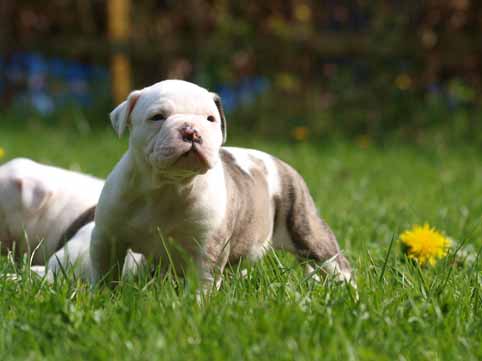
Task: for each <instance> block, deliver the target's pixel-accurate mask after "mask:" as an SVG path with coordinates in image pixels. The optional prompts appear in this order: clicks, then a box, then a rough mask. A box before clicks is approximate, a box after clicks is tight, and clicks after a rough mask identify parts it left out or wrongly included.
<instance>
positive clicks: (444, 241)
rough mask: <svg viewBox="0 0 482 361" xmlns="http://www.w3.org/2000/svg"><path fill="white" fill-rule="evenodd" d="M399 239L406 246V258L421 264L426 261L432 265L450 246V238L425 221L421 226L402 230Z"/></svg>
mask: <svg viewBox="0 0 482 361" xmlns="http://www.w3.org/2000/svg"><path fill="white" fill-rule="evenodd" d="M400 241H401V242H402V243H403V244H404V245H405V246H407V254H408V258H411V259H414V260H416V261H417V262H418V263H420V265H422V266H423V265H425V264H426V263H429V264H430V265H431V266H433V265H434V264H435V263H436V262H437V259H440V258H443V257H445V256H446V255H447V253H448V250H449V247H450V240H449V239H448V238H446V237H445V236H444V235H442V234H441V233H440V232H438V231H437V230H436V229H435V228H433V227H430V226H429V225H428V224H427V223H425V224H424V225H423V226H422V227H421V226H418V225H415V226H413V228H412V229H411V230H407V231H405V232H403V233H402V234H401V235H400Z"/></svg>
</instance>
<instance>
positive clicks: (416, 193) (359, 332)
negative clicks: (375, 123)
mask: <svg viewBox="0 0 482 361" xmlns="http://www.w3.org/2000/svg"><path fill="white" fill-rule="evenodd" d="M229 143H230V144H234V145H243V146H250V147H256V148H259V149H262V150H266V151H269V152H271V153H273V154H275V155H277V156H279V157H280V158H282V159H284V160H286V161H288V162H289V163H291V164H292V165H294V166H295V167H296V168H297V169H298V170H299V171H300V173H301V174H302V175H303V176H304V177H305V178H306V181H307V183H308V185H309V187H310V189H311V190H312V194H313V196H314V198H315V200H316V203H317V205H318V207H319V209H320V212H321V214H322V215H323V217H324V218H325V219H326V221H327V222H328V223H329V224H330V225H331V227H332V228H333V230H334V231H335V233H336V235H337V237H338V239H339V242H340V244H341V246H342V248H343V249H344V251H345V253H346V254H347V256H348V257H349V259H350V260H351V262H352V265H353V267H354V270H355V273H356V277H357V283H358V291H359V301H358V302H356V301H355V300H354V298H353V293H352V292H351V290H350V289H349V288H347V287H344V286H337V285H333V284H324V285H323V284H317V283H314V282H313V281H311V280H306V279H305V278H304V276H303V273H302V269H301V267H299V266H298V265H297V264H296V262H295V261H294V260H293V258H292V257H289V256H286V255H283V254H278V255H274V254H271V255H269V256H268V257H266V258H265V259H264V260H263V261H262V262H259V263H257V264H254V265H247V264H244V265H243V267H244V266H247V267H248V268H249V273H248V277H247V278H242V277H241V276H240V272H239V270H238V269H232V270H228V272H227V274H226V277H225V282H224V284H223V287H222V288H221V290H220V291H219V292H217V293H215V294H214V295H212V296H211V298H210V300H209V302H207V303H206V304H205V305H198V304H197V303H196V297H195V296H196V293H195V280H193V279H188V280H187V281H186V282H174V281H173V280H172V279H171V277H167V278H166V279H161V278H160V277H157V278H154V279H153V280H148V279H146V278H144V277H141V278H140V279H138V280H133V281H125V282H124V283H123V284H121V285H120V286H119V287H118V288H117V289H115V290H113V291H112V290H109V289H95V290H90V289H89V287H88V285H86V284H84V283H82V282H80V281H76V280H74V279H72V278H69V279H67V280H65V279H64V280H59V282H57V283H56V284H54V285H47V284H45V283H42V282H41V281H40V280H38V279H35V278H29V277H28V273H27V272H26V270H25V265H19V266H18V267H19V272H20V273H21V274H22V275H23V279H22V280H21V281H18V282H13V281H8V280H5V279H4V278H3V277H0V360H45V359H47V360H66V359H68V360H120V359H122V360H124V359H129V360H153V359H160V360H161V359H162V360H227V359H232V360H261V359H265V360H292V359H297V360H480V359H482V342H481V341H482V317H481V311H482V292H481V284H482V272H481V260H480V258H481V255H480V249H481V247H482V224H481V223H482V222H481V221H482V218H481V215H482V167H481V160H482V153H481V152H480V151H478V150H475V149H474V148H471V147H470V146H469V145H461V146H460V147H458V148H446V147H443V146H438V145H432V146H425V147H416V146H407V145H385V146H383V147H368V148H366V149H363V148H360V147H358V146H357V145H354V144H349V143H346V142H334V141H330V142H328V143H326V144H292V143H282V142H278V143H274V142H267V141H264V140H262V139H257V140H256V139H250V140H249V141H247V142H246V140H244V139H241V138H237V139H231V140H230V141H229ZM126 144H127V142H126V139H123V140H117V139H116V137H115V136H114V133H113V132H110V131H107V130H106V131H98V132H95V133H92V134H90V135H87V134H82V133H76V132H73V131H68V130H65V129H55V128H45V127H29V128H26V129H17V130H15V129H11V128H8V127H5V129H1V128H0V146H1V147H3V148H4V149H5V150H6V152H7V154H6V158H4V159H3V160H6V159H9V158H13V157H17V156H26V157H31V158H34V159H36V160H38V161H41V162H47V163H51V164H55V165H59V166H64V167H70V168H73V169H80V170H82V171H84V172H89V173H93V174H95V175H98V176H102V177H104V176H106V175H107V174H108V172H109V170H110V169H111V168H112V167H113V165H114V164H115V162H116V161H117V159H118V158H119V157H120V155H121V154H122V152H123V151H124V150H125V148H126ZM423 222H429V223H430V224H431V225H433V226H435V227H437V228H438V229H439V230H441V231H443V232H444V233H445V234H447V235H448V236H450V237H452V238H453V239H455V240H457V241H458V242H459V243H465V244H466V245H472V246H473V249H474V253H475V254H476V255H477V253H478V252H479V254H478V257H477V258H476V260H475V261H474V262H472V263H470V264H462V265H458V266H454V265H453V262H451V261H452V259H453V255H452V256H449V257H448V258H447V259H446V260H445V261H443V262H439V263H438V264H437V265H436V267H434V268H427V269H419V268H417V267H416V266H415V265H413V264H411V263H410V262H406V261H405V260H404V258H403V257H402V254H401V250H400V245H399V243H398V241H397V240H398V235H399V233H400V231H401V230H404V229H406V228H408V227H410V226H411V225H412V224H415V223H423ZM392 239H394V244H393V249H392V251H391V253H389V254H388V249H389V245H390V242H391V240H392ZM385 261H386V264H385ZM279 263H281V265H282V266H281V267H280V266H279ZM12 270H13V265H12V264H10V263H9V262H8V261H7V259H6V258H2V259H1V261H0V274H3V273H5V272H11V271H12Z"/></svg>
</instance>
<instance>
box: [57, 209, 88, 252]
mask: <svg viewBox="0 0 482 361" xmlns="http://www.w3.org/2000/svg"><path fill="white" fill-rule="evenodd" d="M95 209H96V206H94V207H91V208H89V209H87V210H86V211H85V212H83V213H82V214H81V215H80V216H78V217H77V218H76V219H75V220H74V221H73V222H72V224H71V225H70V226H69V227H67V229H66V230H65V231H64V233H62V235H61V236H60V238H59V241H58V242H57V248H56V249H55V252H57V251H58V250H60V249H61V248H62V247H63V246H65V244H66V243H67V242H68V241H69V240H70V239H71V238H72V237H73V236H75V234H76V233H77V232H78V231H79V230H80V229H81V228H82V227H83V226H85V225H86V224H88V223H90V222H93V221H94V218H95Z"/></svg>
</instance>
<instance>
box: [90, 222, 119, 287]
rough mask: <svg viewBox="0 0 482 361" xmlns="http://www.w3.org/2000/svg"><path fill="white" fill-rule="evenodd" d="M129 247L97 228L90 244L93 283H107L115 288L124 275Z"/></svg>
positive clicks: (93, 232)
mask: <svg viewBox="0 0 482 361" xmlns="http://www.w3.org/2000/svg"><path fill="white" fill-rule="evenodd" d="M126 254H127V246H126V245H125V243H124V242H122V241H120V240H116V239H114V238H113V237H112V236H111V235H109V234H107V233H106V232H105V231H103V230H101V229H100V228H99V227H97V226H96V227H95V228H94V230H93V231H92V239H91V243H90V259H91V262H92V283H93V284H97V283H99V282H102V283H104V282H105V283H107V284H108V285H110V286H114V285H115V283H116V282H118V281H119V280H120V278H121V275H122V268H123V266H124V261H125V257H126Z"/></svg>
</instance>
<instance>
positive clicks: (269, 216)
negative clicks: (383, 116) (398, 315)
mask: <svg viewBox="0 0 482 361" xmlns="http://www.w3.org/2000/svg"><path fill="white" fill-rule="evenodd" d="M110 118H111V123H112V126H113V127H114V129H115V130H116V132H117V134H118V135H119V136H121V135H122V134H123V133H124V132H125V131H126V130H127V129H129V131H130V135H129V148H128V150H127V152H126V153H125V154H124V156H123V157H122V158H121V160H120V161H119V162H118V163H117V165H116V166H115V168H114V169H113V171H112V172H111V174H110V175H109V176H108V179H107V181H106V184H105V187H104V189H103V191H102V194H101V196H100V200H99V203H98V206H97V212H96V215H95V228H94V230H93V232H92V240H91V245H90V254H91V258H92V266H93V281H94V282H98V281H99V280H101V279H104V280H108V281H109V282H112V281H115V280H117V279H118V278H119V274H120V272H119V270H120V269H122V263H123V262H124V258H125V255H126V251H127V249H129V248H131V249H132V250H133V251H135V252H140V253H142V254H144V255H145V256H146V257H147V258H151V259H153V260H154V261H157V262H159V263H160V264H161V269H162V268H166V269H167V268H168V267H169V266H171V267H172V268H174V270H175V271H176V272H177V273H180V274H182V273H183V272H184V271H185V270H186V265H188V264H189V263H191V264H193V265H194V266H195V267H196V269H197V273H198V275H199V277H200V280H201V281H202V284H203V288H205V287H210V286H211V285H213V284H216V285H217V286H219V284H220V281H221V274H222V271H223V269H224V267H225V266H226V264H227V263H233V262H236V261H238V260H239V259H240V258H241V257H247V258H249V259H253V260H256V259H258V258H260V257H262V256H263V255H264V254H265V253H266V251H268V250H269V249H282V250H287V251H289V252H292V253H293V254H295V255H296V256H297V257H298V258H299V259H300V260H306V261H311V262H312V264H313V265H319V266H321V267H320V268H324V269H325V270H326V272H328V273H330V274H332V275H334V276H335V277H336V278H337V279H339V280H344V281H350V280H351V275H352V273H351V268H350V265H349V263H348V261H347V259H346V258H345V257H344V256H343V254H342V253H341V252H340V249H339V247H338V244H337V241H336V238H335V236H334V234H333V232H332V231H331V230H330V228H329V227H328V225H327V224H326V223H325V222H323V220H321V219H320V217H319V216H318V212H317V209H316V207H315V204H314V202H313V199H312V197H311V196H310V193H309V191H308V188H307V186H306V184H305V182H304V180H303V178H302V177H301V176H300V175H299V174H298V173H297V172H296V171H295V170H294V169H293V168H292V167H290V166H289V165H288V164H286V163H284V162H283V161H281V160H279V159H277V158H275V157H273V156H271V155H269V154H266V153H263V152H260V151H257V150H251V149H243V148H230V147H222V145H223V144H224V142H225V141H226V119H225V116H224V112H223V108H222V105H221V100H220V98H219V96H217V95H216V94H214V93H211V92H209V91H207V90H206V89H204V88H201V87H199V86H197V85H195V84H192V83H189V82H185V81H181V80H166V81H162V82H159V83H156V84H154V85H152V86H149V87H146V88H144V89H142V90H136V91H133V92H132V93H131V94H130V95H129V96H128V98H127V99H126V100H125V101H124V102H123V103H121V104H120V105H119V106H117V107H116V108H115V109H114V110H113V111H112V113H111V114H110ZM308 270H309V271H313V270H314V268H313V267H312V266H309V267H308ZM316 270H318V271H319V268H317V269H316Z"/></svg>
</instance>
